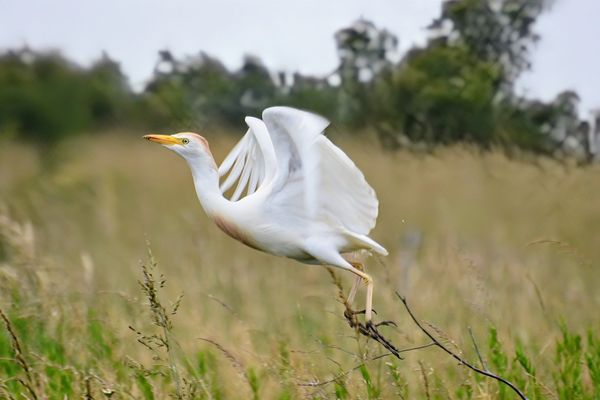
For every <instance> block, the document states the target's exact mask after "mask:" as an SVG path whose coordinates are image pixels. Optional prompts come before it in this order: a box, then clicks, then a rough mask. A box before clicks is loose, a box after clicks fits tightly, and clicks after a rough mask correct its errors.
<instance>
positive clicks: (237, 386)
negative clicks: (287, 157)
mask: <svg viewBox="0 0 600 400" xmlns="http://www.w3.org/2000/svg"><path fill="white" fill-rule="evenodd" d="M598 15H600V3H599V2H598V1H597V0H577V1H576V0H556V1H549V0H454V1H443V2H442V1H434V0H402V1H398V0H394V1H391V0H390V1H384V0H380V1H371V2H364V1H358V0H344V1H331V0H328V1H316V0H314V1H313V0H310V1H296V2H281V1H279V2H275V1H271V2H267V1H192V0H187V1H184V0H177V1H159V0H152V1H150V0H143V1H142V0H128V1H117V0H105V1H102V2H91V1H82V2H75V1H68V0H54V1H49V0H48V1H46V0H40V1H12V0H0V310H2V311H3V312H4V314H5V315H6V316H7V319H6V320H5V319H0V398H2V399H3V398H8V399H13V398H15V399H16V398H19V399H20V398H24V397H23V393H25V392H26V393H27V394H26V395H27V396H28V398H36V397H37V398H61V399H62V398H65V397H68V398H78V397H85V398H97V399H99V398H111V396H113V397H112V398H113V399H114V398H119V399H121V398H143V399H153V398H156V399H162V398H168V397H169V396H172V397H175V398H202V399H229V398H240V399H248V398H253V399H259V398H267V399H270V398H276V399H282V400H283V399H295V398H315V399H321V398H336V399H354V398H363V399H365V398H368V399H377V398H404V399H412V398H431V399H449V398H451V399H496V398H498V399H512V398H514V397H513V396H512V394H511V393H510V392H508V391H507V390H506V389H505V388H503V387H501V386H498V385H497V384H496V383H495V382H492V381H489V380H483V379H481V378H480V377H477V376H474V375H472V374H471V373H469V372H468V371H467V370H465V369H463V368H460V367H459V366H457V365H456V363H455V362H454V361H453V360H452V359H450V358H448V357H447V356H446V355H445V354H442V353H440V352H438V351H436V350H435V349H426V350H422V351H419V352H414V353H407V358H406V360H404V361H398V360H393V359H391V358H390V357H387V358H380V359H377V360H370V359H371V358H372V357H374V356H377V355H380V354H382V351H383V350H382V349H381V347H380V346H378V345H377V344H376V343H373V342H372V341H367V340H365V339H364V338H361V337H358V336H357V335H355V334H354V332H353V331H352V330H351V329H350V328H349V327H348V326H347V324H346V322H345V320H344V319H343V316H342V312H343V307H342V305H340V304H339V303H338V302H337V301H336V299H337V289H336V287H335V285H333V284H332V283H331V280H330V277H329V275H328V274H327V273H326V272H325V271H324V270H323V269H322V268H318V267H315V268H308V267H305V266H302V265H300V264H299V263H297V262H293V261H291V260H286V259H281V258H276V257H273V256H269V255H265V254H262V253H259V252H256V251H254V250H251V249H249V248H246V247H244V246H243V245H242V244H240V243H237V242H235V241H234V240H232V239H230V238H229V237H227V236H226V235H224V234H223V233H222V232H221V231H219V229H218V228H217V227H215V226H214V225H213V224H212V222H211V221H209V220H208V218H206V216H205V215H204V214H203V212H202V210H201V207H200V206H199V204H198V201H197V199H196V195H195V192H194V188H193V185H192V180H191V177H190V172H189V170H188V168H187V166H186V165H185V163H184V162H183V161H182V160H181V159H179V158H178V157H176V156H175V155H174V154H172V153H170V152H167V151H165V150H164V149H162V148H160V146H155V145H151V144H149V143H147V142H145V141H143V140H141V135H143V134H145V133H149V132H154V133H173V132H177V131H196V132H199V133H201V134H202V135H204V136H205V137H206V138H207V139H208V140H209V142H210V144H211V149H212V151H213V153H214V155H215V158H216V159H217V161H220V160H222V158H223V157H224V155H225V154H226V153H227V151H228V150H229V149H231V147H232V146H233V145H234V144H235V142H236V140H238V139H239V138H240V137H241V135H242V134H243V133H244V132H245V129H246V128H245V126H244V123H243V117H244V116H245V115H254V116H259V115H260V114H261V111H262V110H263V109H264V108H265V107H268V106H271V105H275V104H284V105H292V106H297V107H301V108H305V109H309V110H312V111H314V112H317V113H320V114H323V115H325V116H326V117H328V118H329V119H330V120H331V121H332V126H331V127H330V128H329V129H328V130H327V134H328V136H329V137H330V138H331V139H332V140H333V141H334V142H335V143H336V144H337V145H339V146H340V147H341V148H342V149H343V150H344V151H345V152H347V153H348V155H349V156H350V157H351V158H352V159H353V160H354V161H355V162H356V164H357V165H358V166H359V168H361V170H362V171H363V172H364V173H365V176H366V178H367V180H368V181H369V183H370V184H371V185H372V186H373V187H374V189H375V190H376V192H377V195H378V198H379V200H380V217H379V220H378V224H377V227H376V228H375V230H374V231H373V232H372V237H373V238H374V239H375V240H377V241H378V242H380V243H382V244H383V245H384V246H385V247H386V248H387V249H389V251H390V255H389V256H388V257H386V258H384V259H377V258H371V259H369V260H368V263H367V264H368V266H369V272H370V273H372V274H373V276H374V280H375V298H374V307H375V308H376V310H377V311H378V312H379V314H378V318H381V319H393V320H396V322H398V328H382V331H384V332H385V335H386V336H388V337H389V338H390V339H391V340H392V341H393V342H394V343H395V344H396V345H398V346H399V347H402V348H405V347H410V346H412V345H419V344H424V343H425V342H426V339H425V338H424V337H423V335H422V334H421V333H420V332H419V331H417V330H415V327H414V325H413V324H411V322H410V320H409V319H408V317H407V315H406V313H405V312H404V311H403V309H402V306H401V304H400V303H399V301H398V299H397V298H396V296H395V294H394V293H395V291H396V290H398V291H399V292H400V293H402V294H404V295H407V296H408V299H409V301H410V302H411V304H412V305H413V308H414V309H415V311H416V312H417V315H419V316H420V317H421V318H422V319H423V320H426V321H428V323H430V325H428V326H429V327H431V328H432V329H433V330H435V332H436V334H438V335H439V336H440V338H442V339H443V340H444V341H445V343H447V344H448V345H449V346H452V348H453V349H455V350H456V351H460V352H461V354H463V355H464V356H466V357H467V358H468V359H469V360H471V361H473V362H474V363H476V364H477V362H478V361H477V360H478V359H479V357H478V354H477V352H476V351H475V349H474V346H473V342H474V341H475V342H476V343H479V349H480V350H481V357H482V360H481V361H479V363H483V364H484V365H487V366H488V367H489V368H490V369H492V370H494V371H496V372H498V373H500V374H502V375H503V376H505V377H507V378H509V379H510V380H512V381H514V382H515V383H516V384H517V385H518V386H519V387H521V388H523V390H524V391H525V392H526V393H527V394H528V396H529V397H530V398H531V399H542V398H551V399H561V400H563V399H564V400H571V399H579V398H582V399H598V398H600V397H599V396H600V339H599V338H598V335H597V332H599V331H600V319H599V318H598V317H599V314H598V309H599V308H600V292H599V291H598V288H599V287H600V274H599V273H598V266H599V263H600V247H599V246H598V240H599V239H600V236H599V231H600V208H599V205H598V199H599V198H600V164H598V163H597V162H596V161H597V159H598V156H597V149H598V135H599V129H600V123H599V122H598V119H599V118H600V114H598V112H597V111H595V110H596V108H595V107H597V106H600V90H599V89H600V86H599V84H598V80H597V74H598V71H600V53H599V52H598V51H597V38H598V37H600V24H598V23H597V21H598ZM147 242H149V243H150V247H151V249H152V251H153V253H154V256H155V259H156V261H157V262H158V267H157V268H158V269H157V270H156V269H151V271H153V273H154V274H155V280H156V283H157V284H156V286H157V287H158V288H159V289H158V290H159V296H158V298H159V299H160V301H161V302H162V304H164V310H168V311H171V310H172V308H173V307H175V308H177V307H176V306H177V305H179V308H178V309H177V312H176V313H174V315H171V314H169V316H170V318H171V319H172V324H167V327H166V328H165V327H164V326H157V322H156V321H157V320H156V311H157V310H160V307H157V306H156V304H153V303H152V301H150V304H153V305H152V307H150V308H149V307H148V305H149V299H148V295H147V293H144V292H141V291H140V286H139V284H138V280H142V281H144V279H146V283H148V277H146V278H144V277H143V275H142V274H141V272H140V264H141V263H142V264H144V265H147V266H149V265H151V264H152V261H151V260H149V259H148V257H147V256H146V254H147ZM161 273H162V274H161ZM338 276H339V277H340V279H341V283H342V285H343V286H344V287H345V289H346V290H348V288H349V286H350V284H351V281H352V278H351V277H350V276H347V274H344V273H341V272H339V273H338ZM163 279H166V281H167V282H166V287H163V286H164V285H162V284H161V283H160V282H162V280H163ZM363 291H364V289H361V293H360V295H359V296H358V297H357V299H360V300H362V299H363V298H364V292H363ZM180 294H183V298H182V299H180V302H178V301H177V298H178V296H179V295H180ZM7 321H9V322H8V323H10V324H12V327H11V329H12V334H11V333H10V332H11V331H9V330H7V329H5V328H6V327H7V326H8V325H7ZM159 325H160V324H159ZM130 327H132V328H130ZM134 330H135V331H134ZM136 332H137V333H136ZM165 332H167V333H165ZM13 335H15V336H14V337H18V338H19V340H20V343H21V348H22V350H19V351H16V350H15V342H14V339H13ZM471 335H472V336H471ZM165 337H168V340H169V341H170V345H169V352H166V351H165V350H166V349H165V347H166V346H164V345H162V346H161V345H160V343H162V342H160V338H165ZM471 337H472V338H473V339H471ZM199 338H209V339H210V340H212V341H213V342H206V341H203V340H200V339H199ZM140 341H141V342H144V343H145V344H146V345H148V343H150V344H151V345H150V347H151V348H152V349H150V348H148V346H144V345H142V344H141V343H140ZM175 342H177V343H178V344H176V343H175ZM157 343H158V344H157ZM215 343H217V345H215ZM19 354H20V355H21V356H22V357H21V359H19V358H18V357H17V356H18V355H19ZM23 360H25V362H26V363H28V365H29V368H28V369H27V368H24V367H23ZM363 362H364V364H361V363H363ZM357 365H362V366H360V367H359V368H355V367H356V366H357ZM353 368H354V369H353ZM336 376H337V377H338V378H337V379H333V380H332V378H334V377H336ZM316 380H318V381H327V380H330V381H329V383H326V384H324V385H322V386H302V385H301V384H302V383H306V382H314V381H316ZM32 393H34V394H35V395H32Z"/></svg>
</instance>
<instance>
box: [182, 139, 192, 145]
mask: <svg viewBox="0 0 600 400" xmlns="http://www.w3.org/2000/svg"><path fill="white" fill-rule="evenodd" d="M189 142H190V139H188V138H183V139H181V143H183V144H188V143H189Z"/></svg>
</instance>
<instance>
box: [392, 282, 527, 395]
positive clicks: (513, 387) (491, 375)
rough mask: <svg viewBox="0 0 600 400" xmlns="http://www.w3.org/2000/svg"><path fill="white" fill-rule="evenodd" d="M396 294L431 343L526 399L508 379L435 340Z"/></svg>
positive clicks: (403, 300)
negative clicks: (475, 364)
mask: <svg viewBox="0 0 600 400" xmlns="http://www.w3.org/2000/svg"><path fill="white" fill-rule="evenodd" d="M396 296H398V298H399V299H400V301H402V304H404V307H405V308H406V311H407V312H408V314H409V315H410V317H411V318H412V320H413V322H414V323H415V324H416V325H417V326H418V327H419V329H421V331H422V332H423V333H425V335H427V336H428V337H429V339H431V340H432V341H433V343H434V344H435V345H436V346H437V347H439V348H440V349H442V350H444V351H445V352H446V353H448V354H449V355H450V356H451V357H452V358H454V359H455V360H457V361H458V362H459V363H460V364H462V365H464V366H465V367H467V368H469V369H471V370H473V371H475V372H477V373H478V374H481V375H485V376H487V377H489V378H492V379H495V380H497V381H498V382H502V383H504V384H505V385H506V386H508V387H510V388H511V389H512V390H513V391H514V392H515V393H516V394H517V395H518V396H519V397H520V398H521V399H522V400H528V399H527V396H525V394H523V392H521V390H519V388H517V387H516V386H515V385H514V384H512V383H511V382H510V381H508V380H506V379H504V378H502V377H501V376H498V375H496V374H494V373H492V372H490V371H488V370H483V369H481V368H477V367H476V366H474V365H472V364H470V363H469V362H467V361H466V360H465V359H464V358H462V357H460V356H459V355H458V354H456V353H454V352H453V351H452V350H450V349H448V348H447V347H446V346H444V345H443V344H442V343H441V342H440V341H439V340H437V339H436V338H435V337H434V336H433V335H432V334H431V333H430V332H429V331H428V330H427V329H426V328H425V327H424V326H423V325H422V324H421V322H420V321H419V320H418V319H417V317H415V315H414V314H413V312H412V310H411V309H410V307H409V306H408V303H407V301H406V298H405V297H403V296H401V295H400V294H399V293H398V292H396Z"/></svg>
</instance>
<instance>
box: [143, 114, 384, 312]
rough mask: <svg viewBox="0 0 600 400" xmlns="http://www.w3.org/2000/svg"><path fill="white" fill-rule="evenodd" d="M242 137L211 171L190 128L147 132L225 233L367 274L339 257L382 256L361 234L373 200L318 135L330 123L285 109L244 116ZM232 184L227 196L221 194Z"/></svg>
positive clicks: (357, 174)
mask: <svg viewBox="0 0 600 400" xmlns="http://www.w3.org/2000/svg"><path fill="white" fill-rule="evenodd" d="M246 123H247V125H248V127H249V129H248V131H247V132H246V134H245V135H244V136H243V137H242V139H241V140H240V141H239V142H238V143H237V144H236V145H235V146H234V148H233V149H232V150H231V152H230V153H229V154H228V155H227V157H225V159H224V160H223V162H222V163H221V165H220V167H219V168H218V169H217V167H216V164H215V162H214V159H213V157H212V154H211V153H210V150H209V147H208V143H207V142H206V140H205V139H204V138H203V137H201V136H200V135H197V134H194V133H178V134H175V135H171V136H167V135H147V136H145V137H146V138H147V139H148V140H151V141H154V142H157V143H161V144H163V145H164V146H166V147H167V148H169V149H171V150H174V151H175V152H177V153H178V154H180V155H181V156H183V158H185V160H186V161H187V162H188V164H189V166H190V168H191V170H192V175H193V178H194V184H195V187H196V193H197V194H198V198H199V200H200V203H201V204H202V206H203V208H204V210H205V211H206V213H207V214H208V215H209V216H210V217H211V218H212V219H213V220H214V221H215V223H216V224H217V225H218V226H219V227H220V228H221V229H222V230H223V231H224V232H225V233H227V234H228V235H230V236H232V237H233V238H235V239H237V240H239V241H241V242H243V243H245V244H247V245H249V246H251V247H254V248H256V249H259V250H262V251H266V252H269V253H272V254H275V255H279V256H285V257H289V258H293V259H297V260H299V261H302V262H305V263H320V264H328V265H332V266H335V267H339V268H343V269H347V270H350V271H352V272H354V273H355V274H356V275H357V276H359V278H358V279H357V281H356V283H355V286H354V287H353V289H352V291H351V293H350V296H349V302H351V301H352V298H353V297H354V294H355V292H356V288H357V285H358V284H359V283H360V280H361V279H365V280H366V281H367V285H368V290H367V308H366V319H367V320H370V318H371V297H372V289H373V284H372V279H371V277H370V276H369V275H367V274H366V273H364V272H363V271H362V266H361V265H359V264H352V263H350V262H348V261H347V260H346V258H344V256H343V254H344V253H347V252H351V251H355V250H360V249H366V250H370V251H375V252H377V253H379V254H382V255H387V251H386V250H385V249H384V248H383V247H382V246H381V245H379V244H378V243H377V242H375V241H374V240H372V239H371V238H369V237H368V236H367V235H368V234H369V232H370V231H371V229H373V227H374V226H375V222H376V219H377V213H378V201H377V197H376V195H375V191H374V190H373V189H372V188H371V186H369V184H368V183H367V181H366V180H365V177H364V175H363V174H362V172H361V171H360V170H359V169H358V168H357V167H356V165H355V164H354V163H353V162H352V160H350V158H349V157H348V156H347V155H346V154H345V153H344V152H343V151H342V150H340V149H339V148H338V147H336V146H335V145H334V144H333V143H331V141H330V140H329V139H328V138H327V137H325V136H324V134H323V133H324V131H325V129H326V128H327V126H328V125H329V121H327V120H326V119H325V118H323V117H320V116H318V115H315V114H312V113H309V112H307V111H302V110H298V109H294V108H290V107H271V108H268V109H266V110H265V111H264V112H263V115H262V120H260V119H258V118H253V117H247V118H246ZM230 189H233V193H232V194H231V196H230V198H229V199H227V198H226V197H225V196H224V195H223V194H224V193H226V192H228V191H229V190H230Z"/></svg>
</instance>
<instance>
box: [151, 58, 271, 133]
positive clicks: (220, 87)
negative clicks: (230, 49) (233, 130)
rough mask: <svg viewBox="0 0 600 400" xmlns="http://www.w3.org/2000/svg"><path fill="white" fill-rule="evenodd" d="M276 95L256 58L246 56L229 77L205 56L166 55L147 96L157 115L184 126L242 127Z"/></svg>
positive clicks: (161, 61)
mask: <svg viewBox="0 0 600 400" xmlns="http://www.w3.org/2000/svg"><path fill="white" fill-rule="evenodd" d="M275 91H276V86H275V83H274V81H273V79H272V78H271V75H270V73H269V71H268V70H267V69H266V68H265V67H264V65H263V64H262V63H261V61H260V60H259V59H258V58H256V57H252V56H246V57H245V58H244V62H243V64H242V67H241V68H240V69H239V70H238V71H235V72H230V71H229V70H228V69H227V68H226V67H225V66H224V65H223V64H222V63H221V62H220V61H219V60H217V59H216V58H213V57H210V56H209V55H207V54H205V53H200V54H199V55H198V56H195V57H189V58H187V59H185V60H177V59H175V57H173V55H172V54H171V53H170V52H168V51H163V52H161V53H160V60H159V62H158V64H157V66H156V68H155V75H154V78H153V79H152V81H151V82H150V83H149V84H148V86H147V87H146V91H145V94H146V96H148V100H147V101H148V104H151V105H152V107H153V109H154V112H155V113H158V114H159V115H163V116H164V117H165V119H167V120H168V119H172V118H175V119H176V120H177V122H178V124H179V125H183V126H187V127H189V126H190V125H192V126H194V125H196V126H197V125H204V124H206V123H211V122H214V123H219V124H223V123H226V124H230V125H236V126H237V125H239V124H240V121H243V117H244V116H245V115H248V114H251V115H260V112H261V111H262V109H263V108H265V107H267V106H268V105H269V104H270V101H271V100H272V99H273V97H274V96H275Z"/></svg>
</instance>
